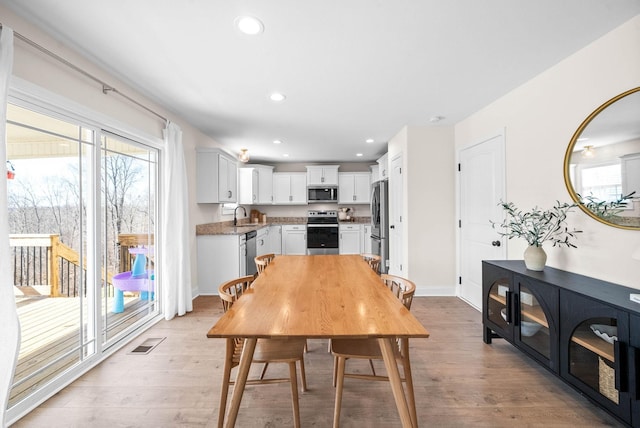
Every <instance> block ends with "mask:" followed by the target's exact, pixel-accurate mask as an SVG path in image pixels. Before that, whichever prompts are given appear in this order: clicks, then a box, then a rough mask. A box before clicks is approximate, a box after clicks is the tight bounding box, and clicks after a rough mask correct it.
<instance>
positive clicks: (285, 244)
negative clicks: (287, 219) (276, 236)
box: [282, 224, 307, 255]
mask: <svg viewBox="0 0 640 428" xmlns="http://www.w3.org/2000/svg"><path fill="white" fill-rule="evenodd" d="M282 254H287V255H305V254H307V226H306V225H304V224H296V225H285V226H282Z"/></svg>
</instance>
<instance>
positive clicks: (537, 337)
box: [513, 274, 559, 372]
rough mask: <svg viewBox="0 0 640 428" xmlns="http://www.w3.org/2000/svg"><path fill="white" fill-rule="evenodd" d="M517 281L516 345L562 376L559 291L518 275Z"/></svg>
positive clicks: (515, 280) (514, 323)
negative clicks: (560, 365) (559, 348)
mask: <svg viewBox="0 0 640 428" xmlns="http://www.w3.org/2000/svg"><path fill="white" fill-rule="evenodd" d="M513 279H514V291H515V293H514V295H513V305H514V314H515V315H516V317H515V320H514V322H513V328H514V331H513V335H514V341H515V343H516V344H517V345H518V346H519V347H520V348H523V350H524V351H525V352H527V353H528V354H530V355H531V356H532V357H533V358H535V359H537V360H538V361H540V362H541V363H542V364H544V365H546V366H548V367H549V368H550V369H552V370H553V371H555V372H558V370H559V367H558V360H559V355H558V325H557V322H558V299H559V293H558V288H556V287H551V286H550V285H548V284H545V283H544V282H540V281H536V280H533V279H531V278H527V277H524V276H520V275H517V274H516V275H514V276H513Z"/></svg>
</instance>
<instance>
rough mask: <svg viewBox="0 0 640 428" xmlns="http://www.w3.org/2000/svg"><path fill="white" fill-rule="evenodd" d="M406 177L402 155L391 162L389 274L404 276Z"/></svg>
mask: <svg viewBox="0 0 640 428" xmlns="http://www.w3.org/2000/svg"><path fill="white" fill-rule="evenodd" d="M403 189H404V177H403V176H402V155H398V156H396V157H395V158H393V159H392V160H391V176H390V177H389V219H390V221H389V273H390V274H391V275H398V276H402V275H403V274H404V271H405V270H406V269H404V223H403V221H404V216H403V214H404V205H403V204H404V192H403Z"/></svg>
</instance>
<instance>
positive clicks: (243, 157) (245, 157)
mask: <svg viewBox="0 0 640 428" xmlns="http://www.w3.org/2000/svg"><path fill="white" fill-rule="evenodd" d="M238 160H239V161H240V162H244V163H247V162H249V150H247V149H240V154H239V155H238Z"/></svg>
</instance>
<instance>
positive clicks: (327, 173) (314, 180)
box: [307, 165, 340, 186]
mask: <svg viewBox="0 0 640 428" xmlns="http://www.w3.org/2000/svg"><path fill="white" fill-rule="evenodd" d="M338 168H340V165H311V166H307V186H337V185H338Z"/></svg>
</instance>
